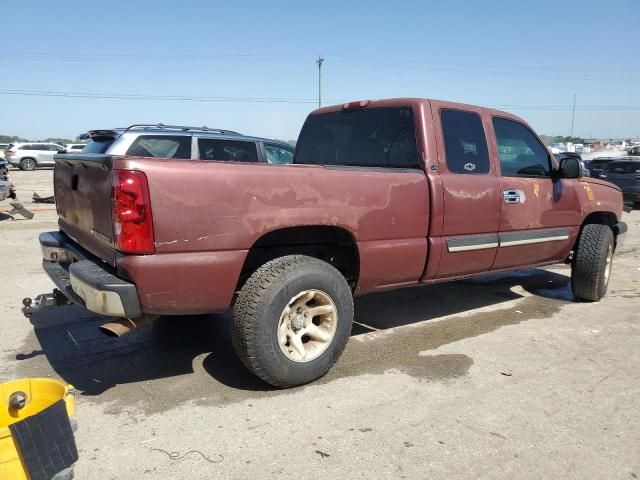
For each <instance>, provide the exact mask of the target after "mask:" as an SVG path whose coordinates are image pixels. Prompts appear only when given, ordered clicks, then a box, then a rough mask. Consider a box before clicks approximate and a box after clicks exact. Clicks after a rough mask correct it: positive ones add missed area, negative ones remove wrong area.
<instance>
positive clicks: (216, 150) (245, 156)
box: [198, 138, 258, 162]
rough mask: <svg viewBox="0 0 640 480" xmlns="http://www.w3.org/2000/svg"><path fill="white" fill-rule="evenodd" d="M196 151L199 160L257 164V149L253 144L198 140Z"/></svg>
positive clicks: (222, 140)
mask: <svg viewBox="0 0 640 480" xmlns="http://www.w3.org/2000/svg"><path fill="white" fill-rule="evenodd" d="M198 150H199V151H200V159H201V160H222V161H229V162H257V161H258V148H257V147H256V143H255V142H243V141H238V140H224V139H212V138H199V139H198Z"/></svg>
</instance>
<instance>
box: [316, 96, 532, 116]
mask: <svg viewBox="0 0 640 480" xmlns="http://www.w3.org/2000/svg"><path fill="white" fill-rule="evenodd" d="M432 104H437V105H438V106H440V107H441V108H452V109H459V110H475V111H477V110H483V111H485V112H487V113H489V114H491V115H497V116H501V117H510V118H514V119H518V120H519V121H522V119H521V118H520V117H518V116H517V115H514V114H513V113H509V112H505V111H503V110H496V109H494V108H489V107H482V106H480V105H471V104H467V103H459V102H450V101H447V100H437V99H435V98H417V97H400V98H386V99H381V100H357V101H353V102H346V103H341V104H338V105H330V106H327V107H322V108H318V109H316V110H314V111H312V112H311V113H310V115H317V114H321V113H328V112H336V111H341V110H346V109H349V108H381V107H416V106H423V107H425V108H429V106H430V105H432Z"/></svg>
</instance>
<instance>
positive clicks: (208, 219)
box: [27, 98, 627, 387]
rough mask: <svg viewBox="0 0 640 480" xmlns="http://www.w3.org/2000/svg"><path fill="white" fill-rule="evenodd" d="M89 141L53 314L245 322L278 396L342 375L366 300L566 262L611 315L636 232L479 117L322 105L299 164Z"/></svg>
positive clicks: (372, 105)
mask: <svg viewBox="0 0 640 480" xmlns="http://www.w3.org/2000/svg"><path fill="white" fill-rule="evenodd" d="M223 134H224V132H223V133H222V135H223ZM91 135H92V139H93V142H92V143H91V144H90V145H89V147H87V149H86V150H85V152H82V153H79V154H62V155H57V157H56V167H55V175H54V183H55V196H56V200H57V210H58V214H59V226H60V230H59V231H56V232H48V233H43V234H42V235H41V236H40V243H41V245H42V251H43V256H44V261H43V266H44V269H45V270H46V272H47V273H48V274H49V276H50V277H51V279H52V280H53V281H54V282H55V284H56V285H57V287H58V291H57V293H56V294H55V295H51V294H48V295H47V296H45V297H42V298H40V300H39V302H38V303H39V304H51V303H61V302H66V301H71V302H74V303H78V304H80V305H83V306H85V307H86V308H87V309H89V310H91V311H93V312H96V313H100V314H103V315H109V316H112V317H119V318H114V319H113V321H112V322H110V323H108V324H106V325H105V326H104V330H105V331H106V332H108V333H111V334H115V335H121V334H123V333H126V332H127V331H129V330H131V329H133V328H135V327H136V326H138V325H139V324H140V323H142V322H145V321H151V320H152V319H153V318H154V316H157V315H185V314H202V313H209V312H220V311H224V310H227V309H229V308H232V309H233V325H232V328H233V332H232V333H233V335H232V337H233V343H234V346H235V349H236V351H237V353H238V355H239V357H240V358H241V360H242V361H243V363H244V364H245V365H246V366H247V367H248V368H249V369H250V370H251V371H252V372H253V373H254V374H255V375H257V376H258V377H260V378H262V379H263V380H264V381H266V382H268V383H270V384H272V385H274V386H277V387H291V386H295V385H300V384H304V383H307V382H310V381H313V380H315V379H317V378H319V377H320V376H322V375H323V374H325V373H326V372H327V371H328V370H329V368H331V366H332V365H333V364H334V363H335V362H336V360H337V359H338V358H339V357H340V354H341V353H342V351H343V349H344V348H345V345H346V343H347V340H348V338H349V334H350V331H351V324H352V317H353V296H354V295H363V294H366V293H369V292H379V291H383V290H391V289H395V288H404V287H410V286H420V285H429V284H432V283H436V282H445V281H450V280H456V279H461V278H467V277H471V276H476V275H482V274H486V273H490V272H504V271H509V270H515V269H521V268H526V267H538V266H542V265H549V264H553V263H558V262H567V263H570V264H571V267H572V276H571V284H572V288H573V292H574V294H575V296H576V298H577V299H581V300H586V301H598V300H599V299H600V298H601V297H602V296H603V295H604V294H605V292H606V289H607V283H608V280H609V276H610V272H611V262H612V258H613V253H614V251H615V249H616V247H617V246H619V245H620V243H621V242H622V240H623V238H624V234H625V232H626V230H627V227H626V225H625V224H624V223H623V222H621V221H620V217H621V214H622V208H623V204H622V194H621V192H620V190H619V189H618V188H617V187H615V186H614V185H612V184H610V183H607V182H605V181H601V180H596V179H593V178H587V177H584V176H583V170H582V169H583V167H582V164H581V163H580V162H579V161H578V160H575V159H571V158H568V159H565V160H563V161H562V162H560V163H558V162H557V161H556V159H555V158H554V157H553V155H551V154H550V153H549V151H548V150H547V149H546V148H545V146H544V145H543V143H542V142H541V141H540V140H539V138H538V137H537V136H536V134H535V133H534V132H533V130H532V129H531V127H529V126H528V125H527V123H526V122H524V121H523V120H522V119H520V118H518V117H516V116H514V115H512V114H509V113H506V112H501V111H497V110H492V109H487V108H482V107H476V106H471V105H463V104H458V103H450V102H443V101H437V100H426V99H414V98H407V99H392V100H380V101H363V102H352V103H348V104H344V105H337V106H332V107H327V108H322V109H319V110H316V111H314V112H312V113H311V114H310V115H309V117H308V118H307V120H306V122H305V124H304V126H303V128H302V131H301V133H300V138H299V141H298V144H297V147H296V151H295V155H294V158H293V164H288V165H284V164H280V165H277V164H268V163H267V162H265V161H260V158H258V157H259V156H258V157H255V158H254V157H251V159H249V157H247V156H245V155H244V153H243V152H244V151H243V150H242V148H241V147H242V146H240V147H238V145H236V144H233V145H235V146H233V148H235V149H236V150H233V148H232V147H225V148H221V149H218V150H216V149H215V148H214V147H210V142H211V141H212V137H215V136H216V135H221V133H220V132H218V133H211V132H210V131H207V130H203V131H200V130H196V129H183V130H180V131H164V130H162V131H156V130H154V129H147V128H144V129H132V130H99V131H95V132H92V133H91ZM163 135H165V136H166V138H163ZM142 137H144V138H142ZM169 137H170V138H169ZM141 138H142V140H140V139H141ZM225 138H226V140H227V141H228V142H231V143H233V141H235V140H233V132H231V133H229V134H228V135H227V137H225ZM229 138H231V140H229ZM158 139H160V140H158ZM154 142H155V143H154ZM171 142H174V143H175V145H173V143H171ZM231 143H229V145H231ZM236 143H237V142H236ZM134 147H135V148H134ZM238 148H240V151H241V153H239V154H238V153H236V152H237V151H238V150H237V149H238ZM230 149H231V150H230ZM203 150H206V151H207V152H208V153H207V156H206V157H205V156H203V155H202V152H203ZM92 152H93V153H92ZM177 152H181V153H180V155H178V154H177ZM216 152H218V153H216ZM225 152H226V153H225ZM229 152H231V153H233V156H231V157H225V158H223V157H224V156H225V155H227V154H229V155H231V153H229ZM27 303H29V302H27ZM34 308H35V306H33V305H32V306H29V305H27V310H30V309H31V310H33V309H34Z"/></svg>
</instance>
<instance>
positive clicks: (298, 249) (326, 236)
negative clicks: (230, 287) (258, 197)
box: [236, 226, 360, 291]
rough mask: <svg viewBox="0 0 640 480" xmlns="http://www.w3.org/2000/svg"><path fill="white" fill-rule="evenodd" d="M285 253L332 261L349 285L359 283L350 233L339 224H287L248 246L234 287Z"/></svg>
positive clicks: (355, 256)
mask: <svg viewBox="0 0 640 480" xmlns="http://www.w3.org/2000/svg"><path fill="white" fill-rule="evenodd" d="M285 255H308V256H310V257H314V258H318V259H320V260H323V261H325V262H327V263H329V264H331V265H333V266H334V267H335V268H336V269H337V270H338V271H339V272H340V273H342V275H344V277H345V279H346V280H347V282H348V283H349V285H350V286H351V288H352V290H355V287H356V285H357V283H358V273H359V271H360V260H359V255H358V247H357V245H356V242H355V239H354V238H353V236H352V235H351V234H350V233H349V232H348V231H346V230H344V229H342V228H340V227H332V226H308V227H290V228H284V229H280V230H275V231H273V232H269V233H267V234H265V235H263V236H262V237H260V238H259V239H258V240H257V241H256V242H255V243H254V244H253V246H252V247H251V249H250V250H249V253H248V254H247V258H246V259H245V262H244V265H243V267H242V271H241V273H240V278H239V279H238V285H237V287H236V291H237V290H240V288H242V286H243V285H244V283H245V282H246V280H247V279H248V278H249V277H250V276H251V274H252V273H253V272H255V271H256V270H257V269H258V268H259V267H260V266H262V265H264V264H265V263H267V262H268V261H270V260H273V259H275V258H278V257H283V256H285Z"/></svg>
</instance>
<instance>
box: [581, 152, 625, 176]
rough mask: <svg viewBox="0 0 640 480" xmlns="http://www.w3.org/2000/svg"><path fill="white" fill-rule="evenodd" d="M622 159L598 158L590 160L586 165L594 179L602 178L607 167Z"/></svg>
mask: <svg viewBox="0 0 640 480" xmlns="http://www.w3.org/2000/svg"><path fill="white" fill-rule="evenodd" d="M619 159H620V157H598V158H594V159H593V160H590V161H589V162H587V163H586V167H587V168H588V169H589V172H590V175H591V176H592V177H594V178H600V174H601V173H602V172H604V169H605V167H606V166H607V165H608V164H609V163H611V162H613V161H615V160H619Z"/></svg>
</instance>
